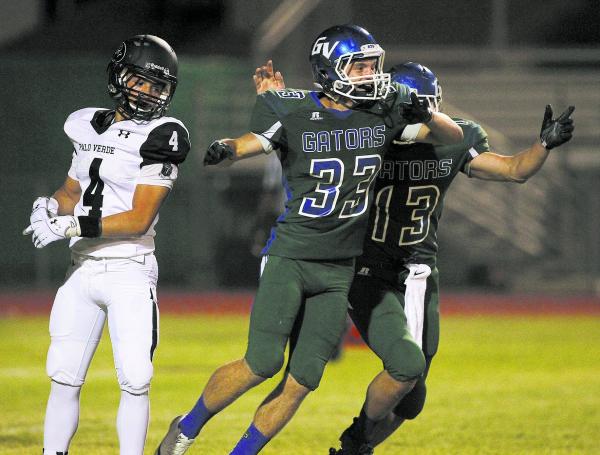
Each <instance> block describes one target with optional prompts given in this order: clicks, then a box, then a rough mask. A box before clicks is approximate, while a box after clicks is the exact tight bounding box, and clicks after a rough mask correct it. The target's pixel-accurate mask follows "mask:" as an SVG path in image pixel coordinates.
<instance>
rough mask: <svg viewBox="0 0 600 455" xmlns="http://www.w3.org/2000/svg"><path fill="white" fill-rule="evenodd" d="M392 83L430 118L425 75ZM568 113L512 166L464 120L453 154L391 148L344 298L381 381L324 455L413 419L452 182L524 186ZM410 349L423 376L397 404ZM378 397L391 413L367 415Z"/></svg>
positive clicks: (348, 454) (433, 320) (398, 75)
mask: <svg viewBox="0 0 600 455" xmlns="http://www.w3.org/2000/svg"><path fill="white" fill-rule="evenodd" d="M391 74H392V79H393V80H395V81H397V82H400V83H404V84H407V85H409V86H410V87H411V89H413V90H415V91H416V92H417V93H418V96H419V98H421V99H423V100H424V101H427V102H428V103H429V104H430V106H431V108H432V109H434V110H438V109H439V106H440V104H441V101H442V96H441V95H442V93H441V87H440V86H439V84H438V81H437V78H436V77H435V75H434V74H433V73H432V72H431V71H430V70H429V69H428V68H426V67H424V66H422V65H420V64H418V63H413V62H406V63H403V64H401V65H397V66H395V67H393V68H392V70H391ZM572 111H573V108H572V107H571V108H569V109H568V110H567V111H565V113H563V114H562V115H561V116H560V117H559V118H558V119H556V120H554V119H552V110H551V108H549V107H547V109H546V115H545V117H544V122H543V124H542V130H541V133H540V139H539V140H536V142H535V143H534V144H533V145H532V146H531V147H530V148H528V149H526V150H523V151H522V152H520V153H518V154H516V155H513V156H505V155H499V154H496V153H492V152H490V151H489V144H488V140H487V134H486V133H485V131H484V130H483V129H482V128H481V127H480V126H479V125H477V124H476V123H475V122H472V121H470V120H463V119H455V121H456V123H457V124H458V125H460V127H461V128H462V130H463V135H464V139H463V141H462V143H460V144H453V145H436V146H432V145H429V144H411V145H403V144H393V145H392V147H391V148H390V151H389V153H388V154H386V155H385V157H384V160H383V164H382V168H381V171H380V173H379V176H378V178H377V180H376V183H375V185H374V186H375V196H374V199H375V200H374V204H373V207H372V209H371V213H370V218H369V227H368V229H367V233H366V236H365V243H364V253H363V254H362V256H360V257H359V258H358V259H357V265H356V276H355V279H354V281H353V283H352V287H351V289H350V293H349V296H348V300H349V303H350V309H349V313H350V316H351V317H352V320H353V321H354V323H355V325H356V327H357V328H358V330H359V331H360V333H361V336H362V337H363V338H364V339H365V341H366V342H367V343H368V344H369V346H370V348H371V349H372V350H373V351H374V352H375V353H376V354H377V355H378V356H379V357H380V358H381V360H382V362H383V365H384V369H385V371H384V372H382V373H380V374H379V375H378V376H377V377H376V378H375V379H373V381H372V382H371V384H370V385H369V387H368V393H367V399H366V401H365V403H364V405H363V407H362V410H361V412H360V415H359V417H358V418H355V419H354V422H353V423H352V425H350V427H348V428H347V429H346V430H345V431H344V432H343V433H342V435H341V437H340V441H341V445H342V447H341V449H339V450H335V449H333V448H332V449H330V454H331V455H352V454H370V453H373V448H374V447H375V446H376V445H377V444H379V443H381V442H382V441H383V440H385V439H386V438H387V437H388V436H389V435H391V434H392V433H393V432H394V430H396V428H398V427H399V426H400V425H401V424H402V422H403V421H404V420H406V419H414V418H415V417H416V416H417V415H419V413H420V412H421V410H422V409H423V406H424V404H425V397H426V387H425V380H426V378H427V373H428V371H429V367H430V365H431V361H432V358H433V356H434V355H435V353H436V351H437V346H438V339H439V302H438V292H439V290H438V270H437V268H436V257H437V252H438V245H437V228H438V223H439V221H440V217H441V215H442V209H443V202H444V197H445V195H446V191H447V189H448V187H449V186H450V184H451V183H452V181H453V180H454V178H455V177H456V176H457V175H458V174H459V173H461V172H462V173H464V174H466V175H468V176H470V177H475V178H479V179H487V180H497V181H509V182H510V181H512V182H520V183H522V182H524V181H526V180H527V179H528V178H529V177H530V176H531V175H533V174H535V173H536V172H537V171H538V170H539V169H540V168H541V166H542V165H543V163H544V161H545V159H546V157H547V156H548V150H549V149H551V148H553V147H556V146H558V145H561V144H563V143H564V142H566V141H568V140H569V139H570V138H571V133H572V131H573V121H572V120H571V119H570V118H569V117H570V114H571V112H572ZM415 342H416V343H417V344H418V345H419V346H420V347H421V349H422V350H423V353H424V354H425V358H426V362H427V365H426V369H425V374H424V375H423V376H422V377H420V378H419V380H418V381H417V383H416V384H415V386H414V388H413V389H412V390H411V391H410V393H408V394H406V395H405V396H404V397H401V399H398V397H396V396H394V394H393V393H390V391H391V390H390V388H389V386H386V384H385V383H384V382H382V381H381V378H382V377H385V374H386V372H389V373H390V374H394V372H395V371H397V370H398V369H401V368H403V365H404V364H405V363H406V362H407V358H408V357H407V355H406V352H412V348H413V345H414V343H415ZM384 396H385V397H389V398H387V399H389V400H390V402H393V403H394V407H393V410H390V411H389V412H387V413H382V412H380V413H379V414H377V413H373V412H372V410H373V408H374V407H373V406H370V404H371V403H370V401H371V400H372V399H373V397H375V398H376V399H378V400H379V401H381V400H382V398H381V397H384ZM377 397H379V398H377Z"/></svg>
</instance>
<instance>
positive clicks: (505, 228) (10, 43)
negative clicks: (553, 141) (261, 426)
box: [0, 0, 600, 294]
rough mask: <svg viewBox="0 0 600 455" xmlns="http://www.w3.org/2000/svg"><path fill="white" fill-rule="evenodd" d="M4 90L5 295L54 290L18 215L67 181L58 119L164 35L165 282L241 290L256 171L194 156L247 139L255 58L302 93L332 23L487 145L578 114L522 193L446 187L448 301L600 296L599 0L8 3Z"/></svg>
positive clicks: (254, 163) (259, 178)
mask: <svg viewBox="0 0 600 455" xmlns="http://www.w3.org/2000/svg"><path fill="white" fill-rule="evenodd" d="M2 3H3V12H4V14H3V15H2V18H1V19H0V22H1V24H2V26H1V27H0V64H1V67H2V71H0V81H2V87H4V89H3V97H2V98H3V99H2V103H1V104H0V112H1V114H2V123H3V128H2V140H3V145H4V154H5V155H4V156H5V160H4V165H3V167H4V172H3V177H2V179H1V181H2V192H1V193H0V198H1V199H2V200H1V203H2V207H3V209H4V212H5V214H12V215H11V216H6V217H5V219H4V222H3V223H2V224H1V225H0V236H1V238H3V239H5V242H4V245H3V250H4V254H2V255H1V256H0V271H1V273H0V287H2V288H7V289H16V290H19V289H31V288H38V289H40V288H47V287H54V286H55V285H57V284H58V283H59V282H60V280H61V279H62V275H63V271H64V264H65V261H66V257H67V255H68V252H67V251H66V248H64V245H62V244H60V245H59V244H56V245H51V246H50V247H48V248H46V249H44V250H42V251H35V250H34V249H33V248H31V246H30V244H29V240H28V239H27V238H22V237H21V236H20V231H21V230H22V228H23V226H25V225H26V223H27V217H28V214H29V211H28V207H29V205H30V204H31V201H32V200H33V198H34V197H35V196H37V195H39V194H49V193H51V192H52V191H53V190H54V189H55V188H57V187H58V185H60V184H61V183H62V181H63V178H64V177H65V175H66V170H67V169H68V165H69V162H70V144H69V143H68V140H67V138H66V137H65V135H64V134H63V132H62V124H63V122H64V119H65V118H66V116H67V115H68V114H69V113H70V112H72V111H73V110H75V109H78V108H80V107H84V106H99V107H102V106H110V105H111V101H110V99H109V98H108V96H107V95H106V89H105V86H106V83H105V82H106V74H105V67H106V63H107V62H108V59H109V57H110V56H111V55H112V52H113V51H114V49H115V48H116V47H117V46H118V45H119V43H120V41H121V40H122V39H123V38H124V37H127V36H130V35H132V34H137V33H153V34H156V35H159V36H161V37H164V38H165V39H167V40H168V41H169V42H170V43H171V44H172V45H173V47H174V48H175V50H176V51H177V53H178V56H179V60H180V65H181V73H180V84H179V86H178V89H177V94H176V97H175V100H174V104H173V108H172V114H173V115H175V116H176V117H179V118H181V119H182V120H183V121H184V122H185V124H186V125H187V126H188V128H189V129H190V130H191V136H192V141H193V153H192V154H191V156H190V158H189V160H188V161H187V162H186V163H185V165H184V167H183V172H182V174H181V178H180V181H179V182H178V184H177V186H176V189H175V191H174V194H173V195H172V197H171V198H170V200H169V201H168V203H167V205H166V207H165V208H164V209H163V211H162V213H161V218H162V221H161V222H160V223H159V225H158V237H157V251H158V258H159V262H160V265H161V277H160V280H161V285H162V287H163V289H164V288H166V287H177V288H178V289H181V288H186V289H193V290H206V289H215V288H223V287H225V288H232V287H237V288H252V287H254V285H255V282H256V277H257V263H258V261H257V259H256V257H254V256H253V255H252V242H253V238H254V231H255V229H256V228H257V226H258V225H260V223H261V220H259V219H258V218H260V216H257V207H258V205H259V202H260V200H261V198H260V193H261V192H262V191H263V186H264V185H263V173H264V172H265V166H264V165H265V161H262V160H250V161H249V162H247V163H243V165H242V164H241V163H239V164H238V165H236V166H234V167H233V168H232V169H231V170H228V171H226V172H222V171H221V172H219V171H214V170H212V169H205V168H203V167H202V166H201V164H200V163H201V158H202V155H203V152H204V150H205V148H206V146H207V145H208V144H209V143H210V142H211V141H212V140H213V139H215V138H220V137H225V136H234V135H237V134H240V133H242V132H244V131H245V129H246V127H247V121H248V119H249V112H250V110H251V108H252V105H253V97H254V89H253V85H252V82H251V75H252V74H253V71H254V68H255V67H256V66H257V65H258V64H260V63H261V62H263V61H264V60H265V59H266V58H267V57H272V58H273V59H274V62H275V66H276V67H277V68H279V69H281V70H282V71H283V73H284V76H285V77H286V83H287V85H288V86H298V87H307V88H308V87H310V86H311V73H310V67H309V65H308V60H307V59H308V47H309V46H310V43H311V41H312V40H313V39H314V36H316V34H317V33H319V31H320V30H322V29H324V28H326V27H327V26H329V25H331V24H333V23H346V22H352V21H353V22H357V23H360V24H362V25H363V26H364V27H365V28H367V29H368V30H369V31H371V32H372V33H373V34H374V35H375V36H376V38H377V39H378V40H379V41H380V42H381V43H382V45H383V46H384V48H385V49H386V50H387V55H386V62H387V64H388V66H390V65H392V64H394V63H398V62H401V61H405V60H414V61H418V62H422V63H424V64H426V65H428V66H429V67H430V68H431V69H432V70H433V71H434V72H436V73H437V75H438V77H439V79H440V81H441V83H442V86H443V88H444V100H445V103H444V108H445V111H446V112H448V113H451V114H452V113H454V114H460V115H463V116H466V117H467V118H471V119H476V120H478V121H479V122H480V123H481V124H482V125H484V127H485V128H486V129H487V131H488V132H489V135H490V138H491V140H490V142H491V145H492V147H493V149H495V150H498V151H500V152H502V153H509V154H510V153H514V152H516V151H519V150H521V149H523V148H525V147H527V146H529V145H530V143H531V142H532V141H533V140H535V138H536V137H537V134H538V130H539V125H540V123H541V117H542V113H543V109H544V106H545V104H547V103H551V104H553V106H554V107H555V110H562V109H564V108H565V107H566V106H567V105H568V104H574V105H576V107H577V110H576V113H575V119H576V125H577V130H576V133H575V138H574V139H573V140H572V141H571V142H570V143H569V144H567V145H566V146H564V147H562V148H561V149H559V150H557V151H555V152H553V153H552V156H551V157H550V159H549V160H548V162H547V163H546V165H545V167H544V168H543V170H542V171H541V172H540V173H539V174H538V175H537V176H535V177H534V178H533V179H531V180H530V182H528V183H527V184H525V185H523V186H521V185H504V184H493V183H492V184H487V183H485V182H480V181H470V180H469V179H467V178H461V177H459V178H457V181H456V182H455V183H454V187H453V189H451V191H450V194H449V196H448V198H447V207H446V213H445V220H444V222H443V223H442V228H441V239H440V243H441V252H440V263H441V267H440V269H441V270H442V274H441V276H442V278H441V279H442V285H443V286H444V289H446V290H450V289H473V288H478V289H493V290H494V291H498V292H538V291H543V292H551V293H561V292H568V293H573V292H576V293H587V294H598V293H599V292H600V241H599V239H600V228H599V225H600V198H599V197H598V194H600V153H598V146H599V145H600V128H598V125H599V124H600V29H599V28H598V23H599V22H600V3H599V2H598V0H572V1H569V2H563V1H560V0H532V1H529V2H526V3H523V2H520V1H516V0H460V1H422V2H399V1H394V0H378V1H374V2H363V1H358V0H354V1H353V0H337V1H330V0H323V1H319V0H303V1H300V0H286V1H269V0H261V1H244V0H237V1H236V0H195V1H193V0H155V1H141V0H140V1H128V2H121V1H116V0H46V1H43V0H23V1H20V2H11V1H3V2H2Z"/></svg>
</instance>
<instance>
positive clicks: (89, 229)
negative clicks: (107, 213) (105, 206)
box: [77, 216, 102, 237]
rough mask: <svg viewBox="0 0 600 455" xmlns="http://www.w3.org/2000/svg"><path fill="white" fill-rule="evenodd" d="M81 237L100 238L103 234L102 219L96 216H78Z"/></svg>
mask: <svg viewBox="0 0 600 455" xmlns="http://www.w3.org/2000/svg"><path fill="white" fill-rule="evenodd" d="M77 221H79V231H80V232H79V236H80V237H100V235H101V234H102V218H98V217H95V216H78V217H77Z"/></svg>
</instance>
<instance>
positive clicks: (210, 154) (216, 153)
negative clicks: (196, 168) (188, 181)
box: [204, 141, 233, 166]
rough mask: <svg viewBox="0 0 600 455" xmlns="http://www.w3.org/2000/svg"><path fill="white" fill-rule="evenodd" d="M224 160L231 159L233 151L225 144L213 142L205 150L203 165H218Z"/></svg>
mask: <svg viewBox="0 0 600 455" xmlns="http://www.w3.org/2000/svg"><path fill="white" fill-rule="evenodd" d="M225 159H233V149H232V148H231V146H230V145H228V144H226V143H225V142H221V141H214V142H213V143H212V144H210V145H209V146H208V149H206V155H204V165H205V166H207V165H212V164H218V163H220V162H221V161H223V160H225Z"/></svg>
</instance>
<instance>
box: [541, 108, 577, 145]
mask: <svg viewBox="0 0 600 455" xmlns="http://www.w3.org/2000/svg"><path fill="white" fill-rule="evenodd" d="M574 110H575V106H569V107H568V108H567V109H565V111H564V112H563V113H562V114H560V115H559V116H558V118H556V119H553V118H552V106H551V105H550V104H548V105H547V106H546V112H544V120H543V121H542V129H541V131H540V141H541V142H542V145H543V146H544V147H546V148H547V149H548V150H550V149H553V148H554V147H558V146H560V145H562V144H564V143H565V142H568V141H570V140H571V138H572V137H573V130H574V129H575V125H574V124H573V119H572V118H571V114H572V113H573V111H574Z"/></svg>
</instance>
